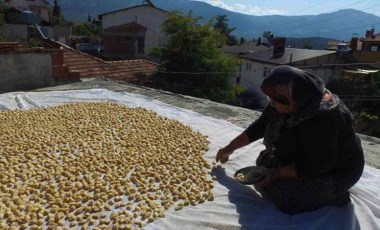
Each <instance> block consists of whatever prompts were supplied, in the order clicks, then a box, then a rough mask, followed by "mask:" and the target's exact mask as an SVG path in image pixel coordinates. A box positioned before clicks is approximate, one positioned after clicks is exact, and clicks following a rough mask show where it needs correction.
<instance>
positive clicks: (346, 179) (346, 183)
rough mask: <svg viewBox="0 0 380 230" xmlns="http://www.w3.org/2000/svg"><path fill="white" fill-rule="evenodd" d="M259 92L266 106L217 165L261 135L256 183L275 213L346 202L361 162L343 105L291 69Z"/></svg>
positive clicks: (276, 74) (278, 71)
mask: <svg viewBox="0 0 380 230" xmlns="http://www.w3.org/2000/svg"><path fill="white" fill-rule="evenodd" d="M261 89H262V91H263V92H264V93H265V94H266V95H267V96H268V97H269V100H270V104H269V105H268V106H267V108H266V109H265V110H264V111H263V113H262V115H261V116H260V118H259V119H258V120H256V121H255V122H254V123H252V124H251V125H250V126H249V127H248V128H247V129H246V130H245V131H244V132H243V133H241V134H240V135H239V136H237V137H236V138H235V139H234V140H232V141H231V143H230V144H228V145H227V146H225V147H224V148H222V149H220V150H219V151H218V153H217V155H216V161H220V162H222V163H225V162H226V161H227V160H228V157H229V155H231V154H232V153H233V152H234V151H235V150H236V149H238V148H241V147H243V146H245V145H248V144H249V143H251V142H253V141H256V140H258V139H260V138H262V137H264V145H265V147H266V149H265V150H264V151H262V152H261V153H260V155H259V157H258V158H257V160H256V163H257V165H260V166H264V167H266V168H267V169H268V170H266V171H265V172H264V173H263V175H264V179H262V180H261V181H259V182H258V183H257V184H256V185H257V186H259V188H260V189H259V190H261V191H260V192H262V193H263V196H266V197H268V198H269V199H270V200H271V201H272V202H273V203H274V204H275V205H276V206H277V207H278V208H279V209H280V210H282V211H284V212H286V213H288V214H297V213H301V212H308V211H312V210H316V209H318V208H320V207H322V206H325V205H335V206H342V205H344V204H346V203H349V202H350V197H349V193H348V189H349V188H351V187H352V186H353V185H354V184H355V183H356V182H357V181H358V180H359V178H360V176H361V174H362V172H363V167H364V158H363V150H362V147H361V143H360V140H359V138H358V137H357V136H356V135H355V131H354V129H353V117H352V115H351V113H350V111H349V110H348V109H347V107H346V106H345V105H344V104H343V102H342V101H341V100H340V99H339V98H338V96H336V95H334V94H332V93H331V92H330V91H328V90H327V89H325V84H324V82H323V81H322V80H321V79H320V78H318V77H316V76H314V75H312V74H310V73H307V72H305V71H303V70H300V69H297V68H294V67H290V66H280V67H277V68H275V69H273V71H272V72H271V73H270V74H269V75H268V77H267V78H266V79H265V80H264V81H263V83H262V84H261Z"/></svg>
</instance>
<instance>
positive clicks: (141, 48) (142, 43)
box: [137, 37, 145, 54]
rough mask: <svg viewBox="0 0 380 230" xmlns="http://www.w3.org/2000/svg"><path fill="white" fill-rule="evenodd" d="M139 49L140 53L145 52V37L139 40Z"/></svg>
mask: <svg viewBox="0 0 380 230" xmlns="http://www.w3.org/2000/svg"><path fill="white" fill-rule="evenodd" d="M137 49H138V51H137V52H138V54H144V53H145V37H139V38H138V40H137Z"/></svg>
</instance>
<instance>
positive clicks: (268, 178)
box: [256, 168, 280, 187]
mask: <svg viewBox="0 0 380 230" xmlns="http://www.w3.org/2000/svg"><path fill="white" fill-rule="evenodd" d="M261 175H262V176H263V179H261V180H259V181H258V182H257V183H256V185H258V186H263V187H265V186H268V185H271V184H272V183H273V182H274V181H276V180H277V179H278V178H280V170H279V169H276V168H268V169H267V170H265V171H264V172H262V173H261Z"/></svg>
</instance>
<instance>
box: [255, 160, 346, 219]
mask: <svg viewBox="0 0 380 230" xmlns="http://www.w3.org/2000/svg"><path fill="white" fill-rule="evenodd" d="M265 155H267V156H263V155H262V154H260V157H261V159H260V160H259V161H258V162H256V163H257V165H260V166H264V167H267V168H276V167H278V165H277V164H278V161H276V159H275V157H274V156H273V155H272V154H265ZM260 157H259V158H260ZM259 158H258V159H259ZM255 188H256V190H257V191H259V192H260V193H261V194H262V196H263V197H264V198H267V199H269V200H270V201H272V202H273V203H274V205H276V206H277V207H278V208H279V209H280V210H281V211H283V212H285V213H287V214H290V215H294V214H298V213H303V212H310V211H313V210H316V209H319V208H321V207H323V206H326V205H334V206H342V205H345V204H347V203H349V202H350V196H349V193H348V192H347V191H344V192H343V193H342V194H336V180H335V179H334V177H332V176H328V177H323V178H317V179H311V178H291V179H280V180H277V181H275V182H273V183H272V184H271V185H269V186H266V187H259V186H255ZM347 190H348V188H347Z"/></svg>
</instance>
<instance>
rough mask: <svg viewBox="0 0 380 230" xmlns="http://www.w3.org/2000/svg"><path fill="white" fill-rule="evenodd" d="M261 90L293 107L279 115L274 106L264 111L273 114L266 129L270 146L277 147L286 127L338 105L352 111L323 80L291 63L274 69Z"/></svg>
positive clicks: (265, 135)
mask: <svg viewBox="0 0 380 230" xmlns="http://www.w3.org/2000/svg"><path fill="white" fill-rule="evenodd" d="M261 89H262V90H263V92H264V93H265V94H266V95H268V96H269V97H271V98H272V99H273V100H276V101H277V102H279V103H281V104H284V105H290V106H291V107H292V108H293V112H292V113H291V114H280V113H278V112H277V111H276V110H275V109H274V108H271V106H268V107H267V108H266V110H265V111H264V112H267V113H269V114H268V116H269V117H270V119H269V122H268V123H267V124H266V127H265V131H264V145H265V146H266V147H267V149H271V150H274V149H275V146H276V142H277V141H278V138H279V136H280V132H281V129H282V128H283V127H284V126H285V127H293V126H296V125H298V124H300V123H302V122H303V121H305V120H308V119H310V118H312V117H314V116H317V115H318V114H321V113H324V112H327V111H330V110H331V109H334V108H337V107H338V109H339V110H340V111H342V112H344V113H348V114H351V113H350V112H349V110H348V109H347V107H346V106H345V105H344V104H343V103H340V100H339V98H338V96H336V95H334V94H331V93H330V91H328V90H327V89H325V83H324V82H323V80H322V79H320V78H319V77H317V76H315V75H313V74H311V73H308V72H305V71H303V70H300V69H297V68H294V67H291V66H279V67H276V68H275V69H273V70H272V72H271V73H270V74H269V75H268V77H267V78H266V79H265V80H264V81H263V83H262V84H261ZM324 94H329V95H330V97H329V98H330V99H329V100H325V99H324V98H323V95H324Z"/></svg>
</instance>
